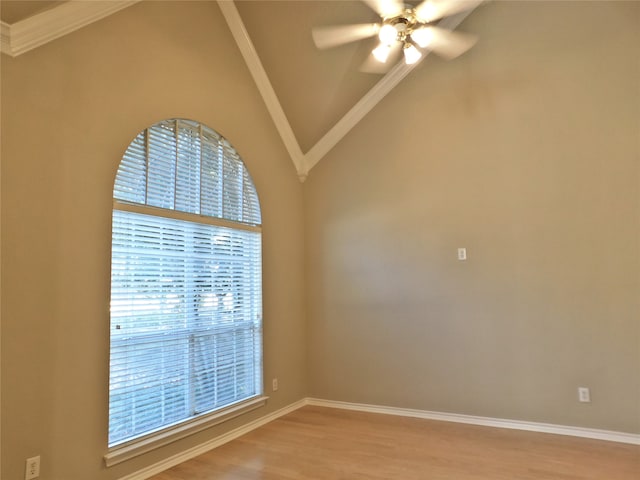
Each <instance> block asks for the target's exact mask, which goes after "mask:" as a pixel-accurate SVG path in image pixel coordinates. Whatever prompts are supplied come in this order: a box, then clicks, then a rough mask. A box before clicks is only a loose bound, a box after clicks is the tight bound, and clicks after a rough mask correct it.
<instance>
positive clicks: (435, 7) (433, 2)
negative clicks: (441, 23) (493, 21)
mask: <svg viewBox="0 0 640 480" xmlns="http://www.w3.org/2000/svg"><path fill="white" fill-rule="evenodd" d="M482 2H483V0H424V2H422V3H421V4H420V5H418V6H417V7H416V15H417V16H418V19H419V20H421V21H423V22H425V23H429V22H435V21H436V20H439V19H441V18H443V17H448V16H449V15H453V14H455V13H459V12H464V11H466V10H471V9H473V8H475V7H477V6H478V5H480V4H481V3H482Z"/></svg>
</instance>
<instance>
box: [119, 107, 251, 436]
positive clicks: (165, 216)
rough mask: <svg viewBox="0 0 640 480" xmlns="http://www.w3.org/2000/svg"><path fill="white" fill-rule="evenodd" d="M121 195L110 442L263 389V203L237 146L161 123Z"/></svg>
mask: <svg viewBox="0 0 640 480" xmlns="http://www.w3.org/2000/svg"><path fill="white" fill-rule="evenodd" d="M114 198H115V202H114V211H113V226H112V261H111V263H112V269H111V352H110V353H111V356H110V384H109V445H110V446H113V445H117V444H120V443H123V442H127V441H129V440H131V439H133V438H136V437H139V436H142V435H146V434H149V433H151V432H154V431H157V430H160V429H163V428H165V427H168V426H172V425H175V424H176V423H179V422H182V421H185V420H189V419H191V418H193V417H196V416H199V415H202V414H204V413H208V412H212V411H215V410H219V409H222V408H224V407H227V406H230V405H233V404H236V403H238V402H242V401H244V400H247V399H250V398H252V397H256V396H258V395H261V393H262V352H261V345H262V334H261V332H262V300H261V290H262V265H261V232H260V228H259V223H260V208H259V204H258V198H257V195H256V191H255V188H254V186H253V183H252V182H251V179H250V177H249V175H248V173H247V171H246V168H245V167H244V164H243V163H242V161H241V160H240V158H239V157H238V155H237V153H236V152H235V151H234V150H233V148H232V147H231V146H230V145H229V144H228V142H227V141H226V140H225V139H223V138H222V137H220V136H219V135H218V134H216V133H215V132H214V131H213V130H211V129H209V128H207V127H204V126H201V125H199V124H197V123H195V122H190V121H186V120H169V121H164V122H161V123H159V124H156V125H154V126H152V127H150V128H148V129H146V130H145V131H143V132H142V133H140V134H139V135H138V136H137V137H136V138H135V139H134V141H133V142H132V143H131V145H130V146H129V148H128V149H127V151H126V153H125V155H124V157H123V159H122V162H121V164H120V168H119V170H118V175H117V177H116V183H115V188H114ZM160 209H162V210H160ZM180 212H183V213H180ZM217 219H221V220H217Z"/></svg>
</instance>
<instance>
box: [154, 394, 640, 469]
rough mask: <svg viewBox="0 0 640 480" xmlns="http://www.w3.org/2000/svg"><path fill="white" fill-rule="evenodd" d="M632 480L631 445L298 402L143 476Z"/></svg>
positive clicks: (639, 463)
mask: <svg viewBox="0 0 640 480" xmlns="http://www.w3.org/2000/svg"><path fill="white" fill-rule="evenodd" d="M220 479H222V480H258V479H259V480H361V479H362V480H364V479H367V480H391V479H393V480H425V479H429V480H639V479H640V446H635V445H626V444H621V443H613V442H604V441H599V440H590V439H584V438H575V437H568V436H562V435H551V434H544V433H535V432H523V431H518V430H506V429H497V428H490V427H481V426H475V425H463V424H456V423H450V422H438V421H433V420H424V419H416V418H407V417H398V416H392V415H382V414H374V413H364V412H354V411H349V410H340V409H333V408H325V407H314V406H306V407H303V408H301V409H299V410H296V411H295V412H292V413H290V414H288V415H285V416H283V417H281V418H279V419H277V420H274V421H273V422H271V423H268V424H267V425H264V426H262V427H260V428H258V429H256V430H254V431H253V432H250V433H248V434H246V435H244V436H242V437H240V438H238V439H236V440H233V441H231V442H229V443H227V444H225V445H222V446H220V447H218V448H216V449H214V450H211V451H210V452H207V453H205V454H203V455H200V456H199V457H196V458H194V459H192V460H190V461H187V462H185V463H183V464H181V465H178V466H176V467H173V468H171V469H169V470H167V471H165V472H163V473H161V474H159V475H156V476H154V477H152V478H151V480H220Z"/></svg>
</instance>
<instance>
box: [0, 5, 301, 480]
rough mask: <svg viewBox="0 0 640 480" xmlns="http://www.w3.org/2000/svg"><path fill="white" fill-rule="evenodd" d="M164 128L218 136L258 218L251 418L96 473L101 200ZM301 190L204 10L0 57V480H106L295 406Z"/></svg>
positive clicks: (102, 315) (104, 234) (221, 24)
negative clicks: (241, 164) (260, 347)
mask: <svg viewBox="0 0 640 480" xmlns="http://www.w3.org/2000/svg"><path fill="white" fill-rule="evenodd" d="M171 117H187V118H192V119H196V120H199V121H201V122H203V123H205V124H206V125H209V126H211V127H212V128H214V129H216V130H217V131H219V132H220V133H221V134H223V135H224V136H226V137H227V138H228V139H229V140H230V141H231V142H232V144H233V145H234V147H235V148H236V149H237V150H238V152H239V153H240V155H241V156H242V158H243V159H244V161H245V163H246V165H247V167H248V169H249V171H250V173H251V174H252V176H253V178H254V181H255V183H256V187H257V190H258V193H259V195H260V200H261V204H262V212H263V221H264V229H263V246H264V354H265V358H264V361H265V378H266V379H267V381H268V384H269V385H270V381H269V380H270V379H271V378H272V377H274V376H278V378H279V384H280V389H279V391H278V392H276V393H274V394H272V393H271V392H269V394H270V396H271V399H270V400H269V402H268V405H267V407H265V408H263V409H260V410H258V411H256V412H252V414H250V415H249V416H247V417H243V418H242V419H236V420H234V421H232V422H230V423H228V424H225V425H224V426H221V427H220V428H214V429H212V430H210V431H208V432H203V433H201V434H198V435H195V436H194V437H191V438H189V439H187V440H184V441H181V442H178V443H176V444H174V445H171V446H168V447H166V448H163V449H160V450H159V451H157V452H154V453H152V454H149V455H146V456H144V457H142V458H139V459H137V460H135V461H131V462H127V463H125V464H121V465H117V466H115V467H112V468H110V469H108V470H106V469H105V468H104V466H103V461H102V456H103V454H104V453H105V452H106V442H107V402H108V391H107V385H108V338H109V333H108V324H109V267H110V253H111V252H110V248H111V247H110V240H111V233H110V232H111V230H110V228H111V226H110V221H111V196H112V188H113V180H114V176H115V172H116V169H117V166H118V162H119V160H120V158H121V156H122V154H123V153H124V150H125V149H126V147H127V145H128V144H129V142H130V141H131V140H132V139H133V137H134V136H135V135H136V134H137V133H138V132H139V131H140V130H142V129H143V128H145V127H146V126H148V125H150V124H152V123H154V122H156V121H158V120H161V119H164V118H171ZM302 214H303V212H302V185H301V184H300V183H299V181H298V178H297V175H296V172H295V169H294V167H293V165H292V163H291V161H290V160H289V158H288V156H287V153H286V150H285V149H284V147H283V145H282V143H281V141H280V139H279V137H278V135H277V132H276V130H275V128H274V126H273V124H272V122H271V120H270V117H269V115H268V113H267V111H266V109H265V107H264V103H263V102H262V100H261V98H260V97H259V94H258V92H257V89H256V88H255V85H254V83H253V80H252V79H251V76H250V74H249V73H248V70H247V69H246V67H245V66H244V63H243V61H242V58H241V56H240V55H239V53H238V51H237V49H236V46H235V43H234V42H233V39H232V37H231V35H230V34H229V31H228V29H227V26H226V23H225V21H224V19H223V18H222V16H221V14H220V11H219V9H218V7H217V5H216V4H215V3H213V2H189V3H188V4H184V3H183V4H182V5H180V6H177V5H175V4H173V3H166V2H146V3H144V4H138V5H135V6H133V7H130V8H128V9H126V10H124V11H122V12H119V13H117V14H115V15H113V16H112V17H109V18H108V19H105V20H102V21H100V22H98V23H96V24H94V25H92V26H91V27H87V28H84V29H82V30H79V31H77V32H75V33H73V34H71V35H69V36H67V37H64V38H62V39H59V40H56V41H54V42H52V43H50V44H48V45H46V46H43V47H40V48H38V49H36V50H33V51H31V52H29V53H26V54H24V55H21V56H20V57H17V58H15V59H11V58H9V57H7V56H5V55H3V56H2V215H1V218H2V248H3V250H2V285H3V291H2V322H3V323H2V424H3V425H2V435H3V438H2V448H3V451H2V459H3V461H2V474H1V475H0V476H1V477H2V478H3V479H5V480H20V479H22V478H23V477H24V461H25V459H26V458H27V457H30V456H33V455H37V454H39V455H41V457H42V474H41V476H40V478H41V479H42V480H80V479H83V480H85V479H90V480H101V479H105V480H106V479H116V478H120V477H122V476H124V475H125V474H128V473H130V472H133V471H136V470H139V469H140V468H142V467H144V466H146V465H149V464H152V463H155V462H158V461H159V460H160V459H162V458H165V457H167V456H169V455H171V454H174V453H176V452H179V451H182V450H184V449H186V448H188V447H190V446H193V445H196V444H199V443H202V442H203V441H205V440H207V439H210V438H213V437H215V436H217V435H218V434H220V433H222V432H223V431H226V430H229V429H231V428H233V427H237V426H238V425H240V424H241V423H242V422H245V421H247V419H251V418H256V417H259V416H262V415H264V414H265V413H266V412H268V411H273V410H276V409H278V408H281V407H283V406H286V405H289V404H291V403H293V402H294V401H296V400H299V399H300V398H302V397H304V395H305V394H306V391H307V389H306V384H305V378H306V376H305V373H306V370H305V347H304V341H305V332H304V328H305V323H304V318H303V316H304V306H303V293H304V292H303V256H302V254H303V252H302V247H303V242H302V233H303V228H302Z"/></svg>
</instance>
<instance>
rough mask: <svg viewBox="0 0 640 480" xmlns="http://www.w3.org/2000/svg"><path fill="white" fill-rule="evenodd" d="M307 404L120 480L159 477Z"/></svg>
mask: <svg viewBox="0 0 640 480" xmlns="http://www.w3.org/2000/svg"><path fill="white" fill-rule="evenodd" d="M306 404H307V402H306V399H302V400H299V401H297V402H295V403H292V404H291V405H288V406H286V407H284V408H281V409H280V410H276V411H275V412H272V413H269V414H267V415H265V416H264V417H261V418H258V419H257V420H254V421H253V422H249V423H247V424H246V425H243V426H242V427H239V428H236V429H235V430H231V431H230V432H227V433H225V434H223V435H220V436H219V437H216V438H214V439H212V440H209V441H208V442H205V443H203V444H201V445H198V446H197V447H193V448H190V449H189V450H185V451H184V452H181V453H178V454H176V455H173V456H171V457H169V458H166V459H164V460H162V461H161V462H158V463H155V464H153V465H150V466H148V467H146V468H143V469H142V470H138V471H137V472H134V473H132V474H130V475H127V476H126V477H121V478H120V480H145V479H147V478H149V477H152V476H153V475H157V474H158V473H160V472H163V471H165V470H167V469H169V468H171V467H175V466H176V465H178V464H180V463H182V462H186V461H187V460H191V459H192V458H195V457H197V456H198V455H202V454H203V453H205V452H208V451H209V450H212V449H214V448H216V447H219V446H220V445H224V444H225V443H228V442H230V441H231V440H234V439H236V438H238V437H240V436H242V435H244V434H246V433H249V432H250V431H252V430H255V429H256V428H258V427H261V426H263V425H265V424H267V423H269V422H271V421H273V420H275V419H277V418H279V417H282V416H283V415H286V414H287V413H291V412H293V411H294V410H297V409H299V408H300V407H304V406H305V405H306Z"/></svg>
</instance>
